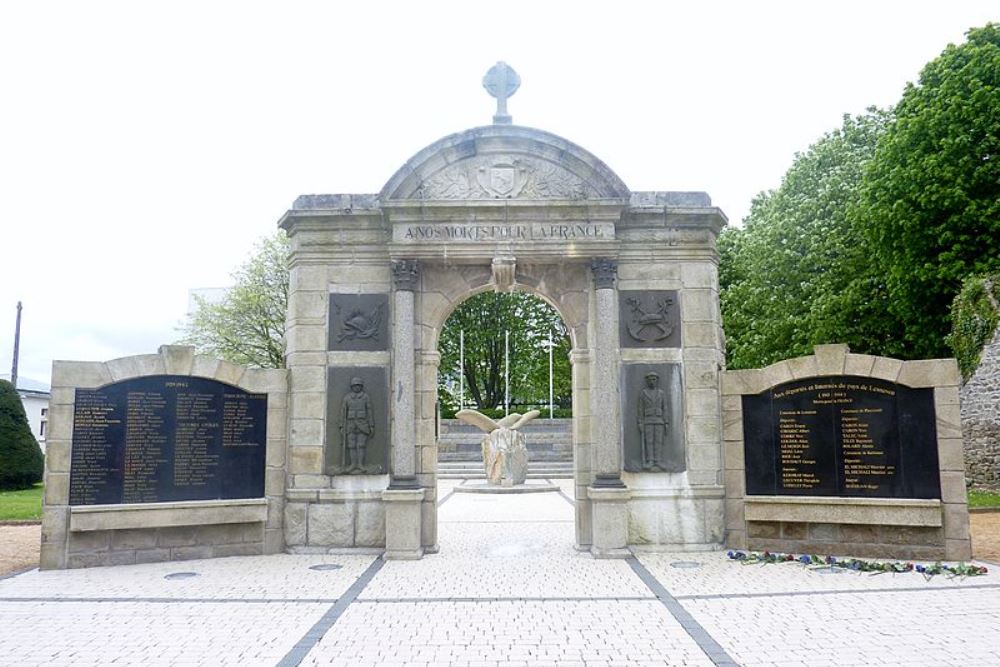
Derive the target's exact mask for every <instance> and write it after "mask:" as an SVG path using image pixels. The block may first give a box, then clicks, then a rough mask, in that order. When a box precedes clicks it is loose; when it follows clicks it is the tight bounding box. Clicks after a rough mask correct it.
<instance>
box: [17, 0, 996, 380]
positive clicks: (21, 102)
mask: <svg viewBox="0 0 1000 667" xmlns="http://www.w3.org/2000/svg"><path fill="white" fill-rule="evenodd" d="M990 20H994V21H996V20H1000V5H998V3H997V2H996V0H992V1H990V2H985V1H983V2H974V1H962V0H949V1H947V2H942V1H936V2H927V3H923V2H878V1H875V0H866V1H864V2H853V1H851V2H848V1H845V0H837V1H835V2H830V1H825V0H824V1H819V0H813V1H810V2H802V1H801V0H800V1H797V2H788V3H768V2H763V1H756V2H745V1H744V2H734V3H731V4H728V3H713V2H700V3H699V2H666V1H661V2H655V3H654V2H624V1H619V2H610V1H606V2H601V3H586V2H581V1H580V0H577V1H574V2H552V1H542V0H533V1H531V2H521V1H519V0H492V1H491V2H473V1H471V0H466V1H464V2H448V3H443V2H430V1H428V0H424V1H421V2H399V3H387V2H374V1H373V0H372V1H369V2H364V3H361V2H323V3H302V2H280V3H279V2H273V3H266V4H265V3H258V2H239V3H236V2H233V3H224V2H209V1H207V0H202V1H198V2H178V1H174V2H135V1H131V2H114V3H112V2H101V1H98V0H88V1H87V2H79V1H73V2H46V1H44V0H37V1H28V0H24V1H16V0H15V1H10V2H3V3H2V5H0V267H2V274H0V276H2V280H0V372H2V373H6V372H9V370H10V365H11V359H12V348H13V339H14V320H15V305H16V302H17V301H18V300H22V301H23V302H24V319H23V324H22V330H21V356H20V374H21V375H22V376H24V377H30V378H34V379H37V380H41V381H44V382H48V379H49V374H50V368H51V363H52V360H53V359H84V360H107V359H111V358H114V357H119V356H124V355H129V354H140V353H145V352H154V351H155V350H156V348H157V346H159V345H160V344H162V343H168V342H172V341H173V340H175V339H176V337H177V335H178V334H177V331H176V327H177V326H178V324H179V323H180V322H181V321H182V320H183V318H184V314H185V311H186V305H187V293H188V289H189V288H196V287H211V286H220V285H226V284H228V283H229V274H230V272H231V271H232V269H233V268H234V267H235V266H236V265H238V264H239V263H240V262H241V261H242V260H243V259H244V258H245V257H246V255H247V254H248V252H249V251H250V249H251V248H252V246H253V244H254V243H255V241H256V240H257V239H258V238H259V237H261V236H263V235H266V234H268V233H270V232H271V231H272V230H274V229H275V223H276V222H277V220H278V218H279V217H280V216H281V215H282V213H284V211H285V210H286V209H287V208H289V207H290V206H291V204H292V201H293V200H294V199H295V197H296V196H298V195H299V194H302V193H333V192H360V193H367V192H378V190H379V189H381V187H382V185H383V184H384V183H385V181H386V180H387V179H388V178H389V177H390V176H391V175H392V173H393V172H394V171H395V170H396V169H397V168H398V167H399V166H400V165H401V164H402V163H403V162H405V161H406V160H407V159H409V157H410V156H411V155H413V154H414V153H415V152H417V151H418V150H419V149H421V148H423V147H424V146H426V145H427V144H429V143H431V142H433V141H435V140H437V139H438V138H440V137H442V136H444V135H446V134H450V133H453V132H457V131H460V130H463V129H466V128H470V127H475V126H478V125H485V124H488V123H490V122H491V117H492V114H493V111H494V102H493V100H492V98H490V97H488V96H487V94H486V92H485V91H484V90H483V89H482V86H481V80H482V77H483V74H484V73H485V72H486V70H487V69H488V68H489V67H490V66H491V65H492V64H493V63H495V62H496V61H497V60H505V61H506V62H507V63H509V64H510V65H512V66H513V67H514V68H515V69H516V70H517V71H518V73H519V74H520V75H521V80H522V84H521V89H520V90H519V91H518V92H517V93H516V94H515V95H514V96H513V97H512V98H511V100H510V105H509V109H510V112H511V114H512V115H513V117H514V122H515V123H516V124H519V125H528V126H532V127H537V128H541V129H544V130H548V131H550V132H554V133H555V134H558V135H561V136H563V137H565V138H567V139H569V140H571V141H573V142H575V143H578V144H580V145H581V146H583V147H584V148H586V149H588V150H590V151H591V152H593V153H594V154H596V155H597V156H598V157H599V158H601V159H602V160H604V161H605V162H606V163H607V164H608V165H609V166H610V167H611V168H612V169H613V170H614V171H616V172H617V173H618V175H619V176H620V177H621V178H622V179H623V180H624V181H625V183H626V184H627V185H628V186H629V187H630V188H631V189H633V190H704V191H706V192H708V193H709V194H710V195H711V196H712V198H713V201H714V203H715V204H716V205H718V206H720V207H721V208H722V209H723V210H724V211H725V212H726V214H727V215H728V216H729V219H730V220H731V221H733V222H738V221H739V220H741V219H742V217H743V216H744V215H745V214H746V212H747V210H748V208H749V204H750V200H751V198H752V197H753V196H754V195H755V194H756V193H757V192H759V191H761V190H766V189H769V188H774V187H776V186H777V185H778V184H779V183H780V180H781V176H782V174H783V173H784V171H785V170H786V169H787V168H788V166H789V164H790V162H791V160H792V157H793V155H794V153H795V152H796V151H801V150H804V149H805V148H807V147H808V145H809V144H810V143H812V142H813V141H815V140H816V139H817V138H819V136H820V135H822V134H823V133H824V132H826V131H828V130H830V129H832V128H834V127H836V126H838V125H839V123H840V119H841V116H842V114H844V113H860V112H861V111H863V110H864V109H865V107H867V106H869V105H872V104H875V105H880V106H885V105H889V104H892V103H894V102H895V101H896V100H897V99H898V98H899V95H900V93H901V92H902V90H903V86H904V85H905V83H906V82H907V81H913V80H915V79H916V77H917V75H918V73H919V71H920V68H921V67H922V66H923V65H924V64H925V63H926V62H927V61H928V60H931V59H932V58H934V57H936V56H937V55H938V54H939V53H940V52H941V50H942V49H943V48H944V47H945V45H946V44H948V43H949V42H960V41H962V40H963V39H964V38H963V35H964V33H965V31H966V30H967V29H968V28H970V27H973V26H980V25H984V24H985V23H987V22H988V21H990Z"/></svg>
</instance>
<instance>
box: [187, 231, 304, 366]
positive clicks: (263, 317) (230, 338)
mask: <svg viewBox="0 0 1000 667" xmlns="http://www.w3.org/2000/svg"><path fill="white" fill-rule="evenodd" d="M287 259H288V241H287V239H286V238H285V234H284V232H278V233H277V234H275V235H274V236H271V237H269V238H266V239H264V240H262V241H260V242H259V243H258V244H257V247H256V248H255V249H254V252H253V254H252V255H251V256H250V258H249V259H248V260H247V261H246V262H245V263H244V264H243V265H242V266H240V267H239V268H238V269H237V270H236V271H235V272H234V273H233V280H234V282H235V284H234V285H233V287H232V288H231V289H230V290H229V291H228V292H227V293H226V296H225V298H223V299H222V301H220V302H218V303H213V302H210V301H206V300H205V299H202V298H200V297H195V300H196V302H197V306H198V307H197V309H196V310H195V312H194V313H191V314H190V315H189V317H188V321H187V322H186V323H185V324H184V328H183V331H184V337H183V338H182V339H181V342H182V343H184V344H186V345H194V346H195V347H196V348H197V349H198V351H199V352H201V353H204V354H210V355H213V356H217V357H220V358H222V359H225V360H227V361H231V362H233V363H236V364H242V365H245V366H256V367H260V368H281V367H283V366H284V365H285V359H284V353H285V345H284V331H285V311H286V310H287V308H288V264H287Z"/></svg>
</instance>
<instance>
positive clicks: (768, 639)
mask: <svg viewBox="0 0 1000 667" xmlns="http://www.w3.org/2000/svg"><path fill="white" fill-rule="evenodd" d="M684 606H685V607H686V608H687V609H688V610H689V611H691V613H692V615H693V616H694V617H695V618H696V619H697V620H698V622H699V623H700V624H701V625H702V627H704V628H705V629H706V630H707V631H708V632H709V634H711V635H712V637H714V638H715V640H716V641H718V642H719V643H720V644H721V645H722V647H723V648H725V649H726V651H727V652H728V653H729V654H730V655H731V656H732V657H733V658H734V659H735V660H736V661H737V662H739V663H741V664H743V665H744V666H745V667H751V666H753V665H775V664H803V665H810V666H813V665H831V666H832V665H836V666H837V667H848V666H850V665H858V666H862V665H882V664H888V665H928V666H930V665H962V666H972V665H982V666H983V667H986V666H995V665H1000V589H996V588H978V589H976V588H971V589H969V590H933V589H932V588H929V589H928V590H927V591H925V592H913V591H909V592H898V593H865V594H859V593H843V594H823V595H803V596H798V595H796V596H774V597H755V598H727V599H722V600H720V599H714V600H688V601H685V602H684Z"/></svg>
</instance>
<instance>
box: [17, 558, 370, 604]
mask: <svg viewBox="0 0 1000 667" xmlns="http://www.w3.org/2000/svg"><path fill="white" fill-rule="evenodd" d="M374 559H375V556H362V555H328V554H324V555H291V554H280V555H276V556H234V557H232V558H215V559H206V560H188V561H181V562H173V563H148V564H144V565H120V566H117V567H96V568H87V569H79V570H46V571H44V572H40V571H38V570H35V571H32V572H28V573H26V574H22V575H20V576H17V577H14V578H12V579H5V580H2V581H0V598H12V597H20V598H23V597H46V598H47V597H53V598H118V599H130V598H176V599H184V598H186V599H192V598H195V599H213V600H241V599H275V600H281V599H323V600H331V599H334V600H335V599H336V598H338V597H340V596H341V595H342V594H343V593H344V591H346V590H347V588H348V587H349V586H350V585H351V584H352V583H354V580H355V579H357V578H358V577H359V576H360V575H361V573H362V572H364V571H365V568H367V567H368V566H369V565H370V564H371V562H372V561H373V560H374ZM320 563H335V564H339V565H342V566H343V567H342V568H341V569H339V570H324V571H315V570H310V569H309V566H311V565H316V564H320ZM173 572H196V573H198V576H197V577H192V578H190V579H175V580H168V579H164V576H165V575H167V574H170V573H173Z"/></svg>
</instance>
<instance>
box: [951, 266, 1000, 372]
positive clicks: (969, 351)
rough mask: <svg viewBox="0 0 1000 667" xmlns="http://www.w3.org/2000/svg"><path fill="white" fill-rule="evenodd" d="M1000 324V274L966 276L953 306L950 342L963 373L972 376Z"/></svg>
mask: <svg viewBox="0 0 1000 667" xmlns="http://www.w3.org/2000/svg"><path fill="white" fill-rule="evenodd" d="M998 326H1000V273H997V274H994V275H992V276H987V277H983V276H973V277H971V278H968V279H966V281H965V282H964V283H963V285H962V290H961V291H960V292H959V293H958V296H957V297H955V301H954V303H952V305H951V333H950V334H949V335H948V345H949V347H950V348H951V351H952V353H953V354H954V355H955V358H956V359H958V366H959V368H961V369H962V376H963V377H965V378H966V379H968V378H970V377H972V374H973V373H975V372H976V368H978V367H979V361H980V356H981V354H982V351H983V346H984V345H986V343H988V342H989V341H990V340H991V339H992V337H993V334H994V332H995V331H996V330H997V327H998Z"/></svg>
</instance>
